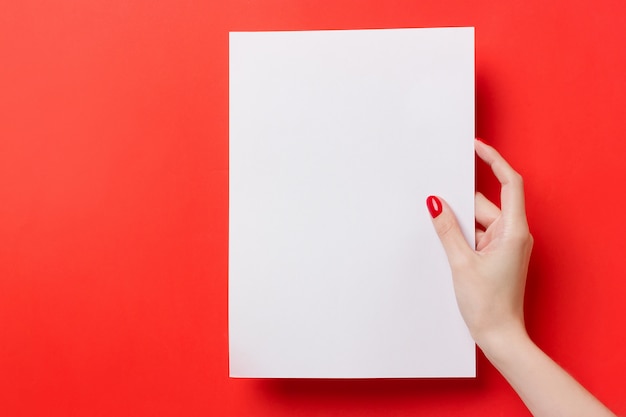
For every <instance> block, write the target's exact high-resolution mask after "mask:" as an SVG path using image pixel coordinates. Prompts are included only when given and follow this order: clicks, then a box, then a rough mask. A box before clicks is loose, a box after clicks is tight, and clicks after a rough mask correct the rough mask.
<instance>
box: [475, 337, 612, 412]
mask: <svg viewBox="0 0 626 417" xmlns="http://www.w3.org/2000/svg"><path fill="white" fill-rule="evenodd" d="M479 346H480V347H481V349H482V350H483V352H484V353H485V355H486V356H487V358H488V359H489V360H490V361H491V363H492V364H493V365H494V366H495V367H496V368H497V369H498V370H499V371H500V372H501V373H502V375H503V376H504V377H505V378H506V379H507V380H508V381H509V383H510V384H511V386H512V387H513V389H515V391H516V392H517V393H518V395H519V396H520V398H521V399H522V401H524V403H525V404H526V406H527V407H528V409H529V410H530V411H531V413H532V414H533V415H534V416H535V417H544V416H550V417H552V416H568V417H570V416H581V417H582V416H585V417H589V416H594V417H595V416H598V417H604V416H606V417H615V415H614V414H613V413H612V412H611V411H610V410H609V409H607V408H606V407H605V406H604V405H603V404H602V403H601V402H599V401H598V400H597V399H596V398H595V397H594V396H593V395H591V394H590V393H589V392H588V391H587V390H586V389H585V388H583V387H582V386H581V385H580V384H579V383H578V382H577V381H576V380H575V379H574V378H572V377H571V376H570V375H569V374H568V373H567V372H565V371H564V370H563V369H562V368H561V367H560V366H559V365H557V364H556V363H555V362H554V361H553V360H552V359H550V357H549V356H547V355H546V354H545V353H544V352H543V351H542V350H541V349H539V348H538V347H537V345H535V344H534V343H533V342H532V340H530V338H529V337H528V335H527V334H526V332H525V330H523V328H516V329H508V330H504V331H501V332H496V333H494V334H492V335H489V336H488V337H485V338H483V340H481V341H480V343H479Z"/></svg>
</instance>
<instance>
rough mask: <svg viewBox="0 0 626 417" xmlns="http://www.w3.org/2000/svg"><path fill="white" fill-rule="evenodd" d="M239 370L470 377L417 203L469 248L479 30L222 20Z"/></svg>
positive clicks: (237, 373)
mask: <svg viewBox="0 0 626 417" xmlns="http://www.w3.org/2000/svg"><path fill="white" fill-rule="evenodd" d="M229 82H230V179H229V181H230V185H229V186H230V197H229V199H230V207H229V211H230V218H229V223H230V225H229V227H230V231H229V349H230V375H231V376H232V377H260V378H411V377H468V376H474V375H475V347H474V343H473V342H472V339H471V337H470V335H469V333H468V331H467V329H466V327H465V325H464V323H463V320H462V318H461V316H460V313H459V311H458V307H457V305H456V302H455V298H454V291H453V287H452V281H451V274H450V270H449V266H448V263H447V260H446V256H445V253H444V251H443V248H442V247H441V244H440V242H439V240H438V238H437V236H436V234H435V232H434V230H433V226H432V224H431V219H430V216H429V214H428V211H427V209H426V205H425V200H426V197H427V196H428V195H430V194H435V195H440V196H443V197H444V198H446V200H447V201H448V202H449V203H450V204H451V206H452V208H453V209H454V211H455V212H456V215H457V216H458V219H459V222H460V224H461V227H462V229H463V232H464V233H465V235H466V237H467V239H468V241H469V242H470V245H473V244H474V236H473V234H474V232H473V230H474V150H473V149H474V148H473V138H474V30H473V28H438V29H386V30H346V31H310V32H307V31H303V32H233V33H230V81H229Z"/></svg>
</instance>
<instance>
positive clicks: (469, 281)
mask: <svg viewBox="0 0 626 417" xmlns="http://www.w3.org/2000/svg"><path fill="white" fill-rule="evenodd" d="M475 148H476V153H477V154H478V156H479V157H480V158H481V159H482V160H483V161H485V162H486V163H487V164H488V165H489V166H491V169H492V170H493V173H494V174H495V176H496V178H497V179H498V180H499V181H500V183H501V184H502V192H501V202H502V209H501V210H500V209H499V208H498V207H497V206H496V205H495V204H493V203H492V202H490V201H489V200H487V198H485V196H484V195H482V194H480V193H476V202H475V204H476V221H477V223H478V224H480V225H481V226H482V227H483V228H484V229H483V228H477V229H476V250H474V249H473V248H471V247H470V246H469V245H468V244H467V242H466V241H465V238H464V237H463V235H462V234H461V231H460V229H459V225H458V223H457V221H456V218H455V216H454V213H453V212H452V209H451V208H450V206H448V205H447V203H446V202H445V201H444V200H443V199H440V198H438V197H434V196H431V197H429V198H428V200H427V204H428V207H429V209H430V211H431V214H432V215H433V216H434V218H433V224H434V226H435V229H436V231H437V234H438V235H439V237H440V239H441V242H442V244H443V246H444V249H445V251H446V254H447V256H448V260H449V262H450V267H451V269H452V277H453V281H454V289H455V293H456V298H457V302H458V305H459V309H460V311H461V314H462V315H463V319H464V320H465V323H466V324H467V327H468V328H469V330H470V332H471V334H472V337H473V338H474V340H475V341H476V343H477V344H478V345H479V346H481V347H482V345H483V344H484V343H487V342H488V341H489V339H490V336H491V335H493V334H495V333H498V334H500V333H502V332H506V333H510V332H522V333H525V330H524V329H525V327H524V311H523V306H524V287H525V285H526V273H527V271H528V261H529V259H530V252H531V249H532V246H533V238H532V236H531V235H530V233H529V231H528V223H527V221H526V211H525V207H524V188H523V183H522V177H521V176H520V175H519V174H518V173H517V172H515V171H514V170H513V168H511V166H510V165H509V164H508V163H507V162H506V161H505V160H504V158H502V156H500V154H499V153H498V152H497V151H496V150H495V149H494V148H492V147H491V146H489V145H486V144H485V143H483V142H480V141H478V140H476V141H475Z"/></svg>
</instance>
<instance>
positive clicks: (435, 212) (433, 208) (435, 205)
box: [426, 195, 443, 219]
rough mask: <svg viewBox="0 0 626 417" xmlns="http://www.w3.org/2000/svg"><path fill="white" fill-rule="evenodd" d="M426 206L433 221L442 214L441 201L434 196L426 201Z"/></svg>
mask: <svg viewBox="0 0 626 417" xmlns="http://www.w3.org/2000/svg"><path fill="white" fill-rule="evenodd" d="M426 206H427V207H428V211H429V212H430V215H431V216H432V218H433V219H434V218H435V217H437V216H439V215H440V214H441V210H442V209H443V207H442V206H441V201H440V200H439V199H438V198H437V197H435V196H434V195H430V196H428V198H427V199H426Z"/></svg>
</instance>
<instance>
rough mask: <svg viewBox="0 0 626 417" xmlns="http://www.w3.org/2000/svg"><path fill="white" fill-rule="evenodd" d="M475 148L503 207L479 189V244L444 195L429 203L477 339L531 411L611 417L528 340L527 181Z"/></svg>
mask: <svg viewBox="0 0 626 417" xmlns="http://www.w3.org/2000/svg"><path fill="white" fill-rule="evenodd" d="M475 147H476V153H477V154H478V156H479V157H480V158H481V159H482V160H483V161H485V162H486V163H487V164H489V165H490V166H491V169H492V171H493V173H494V174H495V176H496V178H498V180H499V181H500V184H501V185H502V190H501V198H500V199H501V203H502V209H499V208H498V207H497V206H496V205H495V204H493V203H491V202H490V201H489V200H487V199H486V198H485V196H483V195H482V194H480V193H477V194H476V222H477V223H478V224H480V225H481V226H482V227H483V228H484V230H483V229H482V228H477V229H476V249H475V250H474V249H473V248H471V247H470V246H469V245H468V244H467V242H466V241H465V238H464V237H463V235H462V234H461V230H460V229H459V225H458V223H457V221H456V218H455V217H454V213H453V212H452V209H451V208H450V206H448V205H447V204H446V202H445V201H444V200H443V199H440V198H438V197H434V196H430V197H428V199H427V200H426V204H427V206H428V209H429V211H430V214H431V215H432V217H433V224H434V225H435V229H436V230H437V234H438V235H439V238H440V239H441V243H442V244H443V247H444V249H445V251H446V254H447V255H448V260H449V262H450V267H451V269H452V279H453V282H454V291H455V293H456V299H457V302H458V304H459V309H460V311H461V314H462V315H463V319H464V320H465V323H466V324H467V327H468V328H469V330H470V332H471V334H472V337H473V338H474V340H475V341H476V343H477V344H478V346H480V348H481V349H482V350H483V352H484V353H485V355H486V356H487V358H488V359H489V360H490V361H491V363H492V364H493V365H494V366H495V367H496V368H497V369H498V370H499V371H500V372H501V373H502V375H504V377H505V378H506V379H507V380H508V381H509V383H510V384H511V386H512V387H513V388H514V389H515V391H517V393H518V394H519V396H520V397H521V398H522V400H523V401H524V403H525V404H526V406H528V409H529V410H530V411H531V412H532V414H533V415H534V416H581V417H582V416H585V417H589V416H598V417H614V416H615V415H614V414H613V413H612V412H611V411H610V410H609V409H608V408H606V407H605V406H604V405H603V404H602V403H601V402H599V401H598V400H597V399H596V398H595V397H594V396H593V395H591V394H590V393H589V392H588V391H587V390H585V388H584V387H583V386H582V385H580V384H579V383H578V382H576V380H575V379H574V378H572V377H571V376H570V375H568V374H567V372H565V371H564V370H563V369H562V368H561V367H560V366H558V365H557V364H556V363H555V362H554V361H553V360H552V359H550V358H549V357H548V356H547V355H546V354H545V353H544V352H542V351H541V349H539V348H538V347H537V346H536V345H535V344H534V343H533V342H532V341H531V340H530V338H529V337H528V334H527V333H526V328H525V326H524V310H523V306H524V287H525V285H526V273H527V271H528V261H529V258H530V252H531V249H532V246H533V238H532V236H531V235H530V233H529V231H528V223H527V222H526V211H525V208H524V188H523V184H522V178H521V177H520V175H519V174H518V173H517V172H515V171H514V170H513V168H511V166H510V165H509V164H508V163H507V162H506V161H505V160H504V158H502V156H500V154H499V153H498V152H497V151H496V150H495V149H493V148H492V147H491V146H488V145H486V144H484V143H482V142H480V141H476V143H475Z"/></svg>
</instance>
